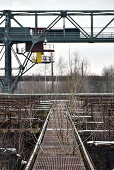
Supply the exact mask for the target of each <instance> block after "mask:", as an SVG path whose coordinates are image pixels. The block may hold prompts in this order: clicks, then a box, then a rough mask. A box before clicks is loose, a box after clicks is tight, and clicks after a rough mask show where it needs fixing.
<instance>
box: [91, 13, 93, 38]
mask: <svg viewBox="0 0 114 170" xmlns="http://www.w3.org/2000/svg"><path fill="white" fill-rule="evenodd" d="M91 38H93V13H91Z"/></svg>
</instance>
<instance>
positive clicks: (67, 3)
mask: <svg viewBox="0 0 114 170" xmlns="http://www.w3.org/2000/svg"><path fill="white" fill-rule="evenodd" d="M0 4H1V5H0V10H5V9H7V10H29V9H30V10H94V9H95V10H110V9H112V10H114V0H0ZM103 20H104V21H102V23H103V22H104V23H105V18H104V19H103ZM106 21H107V20H106ZM104 25H105V24H104ZM98 26H99V25H98ZM100 26H101V25H100ZM69 46H70V49H71V53H74V52H78V53H79V55H80V56H82V58H86V59H87V61H88V63H89V67H90V69H89V70H90V71H91V73H96V74H100V73H101V71H102V68H103V67H104V66H110V65H114V43H104V44H103V43H99V44H96V43H94V44H88V43H81V44H79V43H74V44H55V50H56V51H55V60H56V61H57V59H58V58H59V57H60V56H62V57H64V59H65V60H68V53H69Z"/></svg>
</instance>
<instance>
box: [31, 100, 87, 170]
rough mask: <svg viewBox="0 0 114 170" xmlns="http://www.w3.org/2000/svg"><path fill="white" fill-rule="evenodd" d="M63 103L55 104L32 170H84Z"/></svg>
mask: <svg viewBox="0 0 114 170" xmlns="http://www.w3.org/2000/svg"><path fill="white" fill-rule="evenodd" d="M65 106H66V105H65V103H64V102H61V101H59V102H56V104H55V107H54V109H53V112H52V114H51V116H50V119H49V122H48V126H47V129H46V132H45V135H44V139H43V142H42V144H41V147H40V150H39V152H38V155H37V158H36V160H35V163H34V166H33V170H86V168H85V166H84V163H83V160H82V157H81V154H80V151H79V147H78V144H77V141H76V140H75V137H74V133H73V130H72V127H71V125H70V121H69V120H68V118H67V114H66V113H67V112H66V107H65Z"/></svg>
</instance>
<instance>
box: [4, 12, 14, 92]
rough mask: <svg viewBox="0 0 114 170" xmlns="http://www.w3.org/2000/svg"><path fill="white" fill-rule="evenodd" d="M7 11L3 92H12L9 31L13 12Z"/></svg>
mask: <svg viewBox="0 0 114 170" xmlns="http://www.w3.org/2000/svg"><path fill="white" fill-rule="evenodd" d="M5 12H6V22H5V33H4V45H5V80H4V85H3V92H10V88H11V74H12V69H11V44H10V41H9V37H8V33H9V29H10V27H11V18H10V15H11V12H10V11H5Z"/></svg>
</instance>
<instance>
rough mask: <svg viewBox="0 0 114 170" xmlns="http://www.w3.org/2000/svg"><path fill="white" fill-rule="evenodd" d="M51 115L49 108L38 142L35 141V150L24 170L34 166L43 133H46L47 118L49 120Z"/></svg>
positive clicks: (29, 169)
mask: <svg viewBox="0 0 114 170" xmlns="http://www.w3.org/2000/svg"><path fill="white" fill-rule="evenodd" d="M51 113H52V108H51V110H50V112H49V113H48V116H47V118H46V121H45V123H44V126H43V128H42V131H41V133H40V136H39V138H38V140H37V143H36V145H35V148H34V150H33V153H32V155H31V157H30V159H29V161H28V163H27V166H26V168H25V170H31V169H32V167H33V165H34V162H35V159H36V156H37V153H38V151H39V149H40V145H41V142H42V139H43V137H44V134H45V131H46V128H47V125H48V121H49V118H50V115H51Z"/></svg>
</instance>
